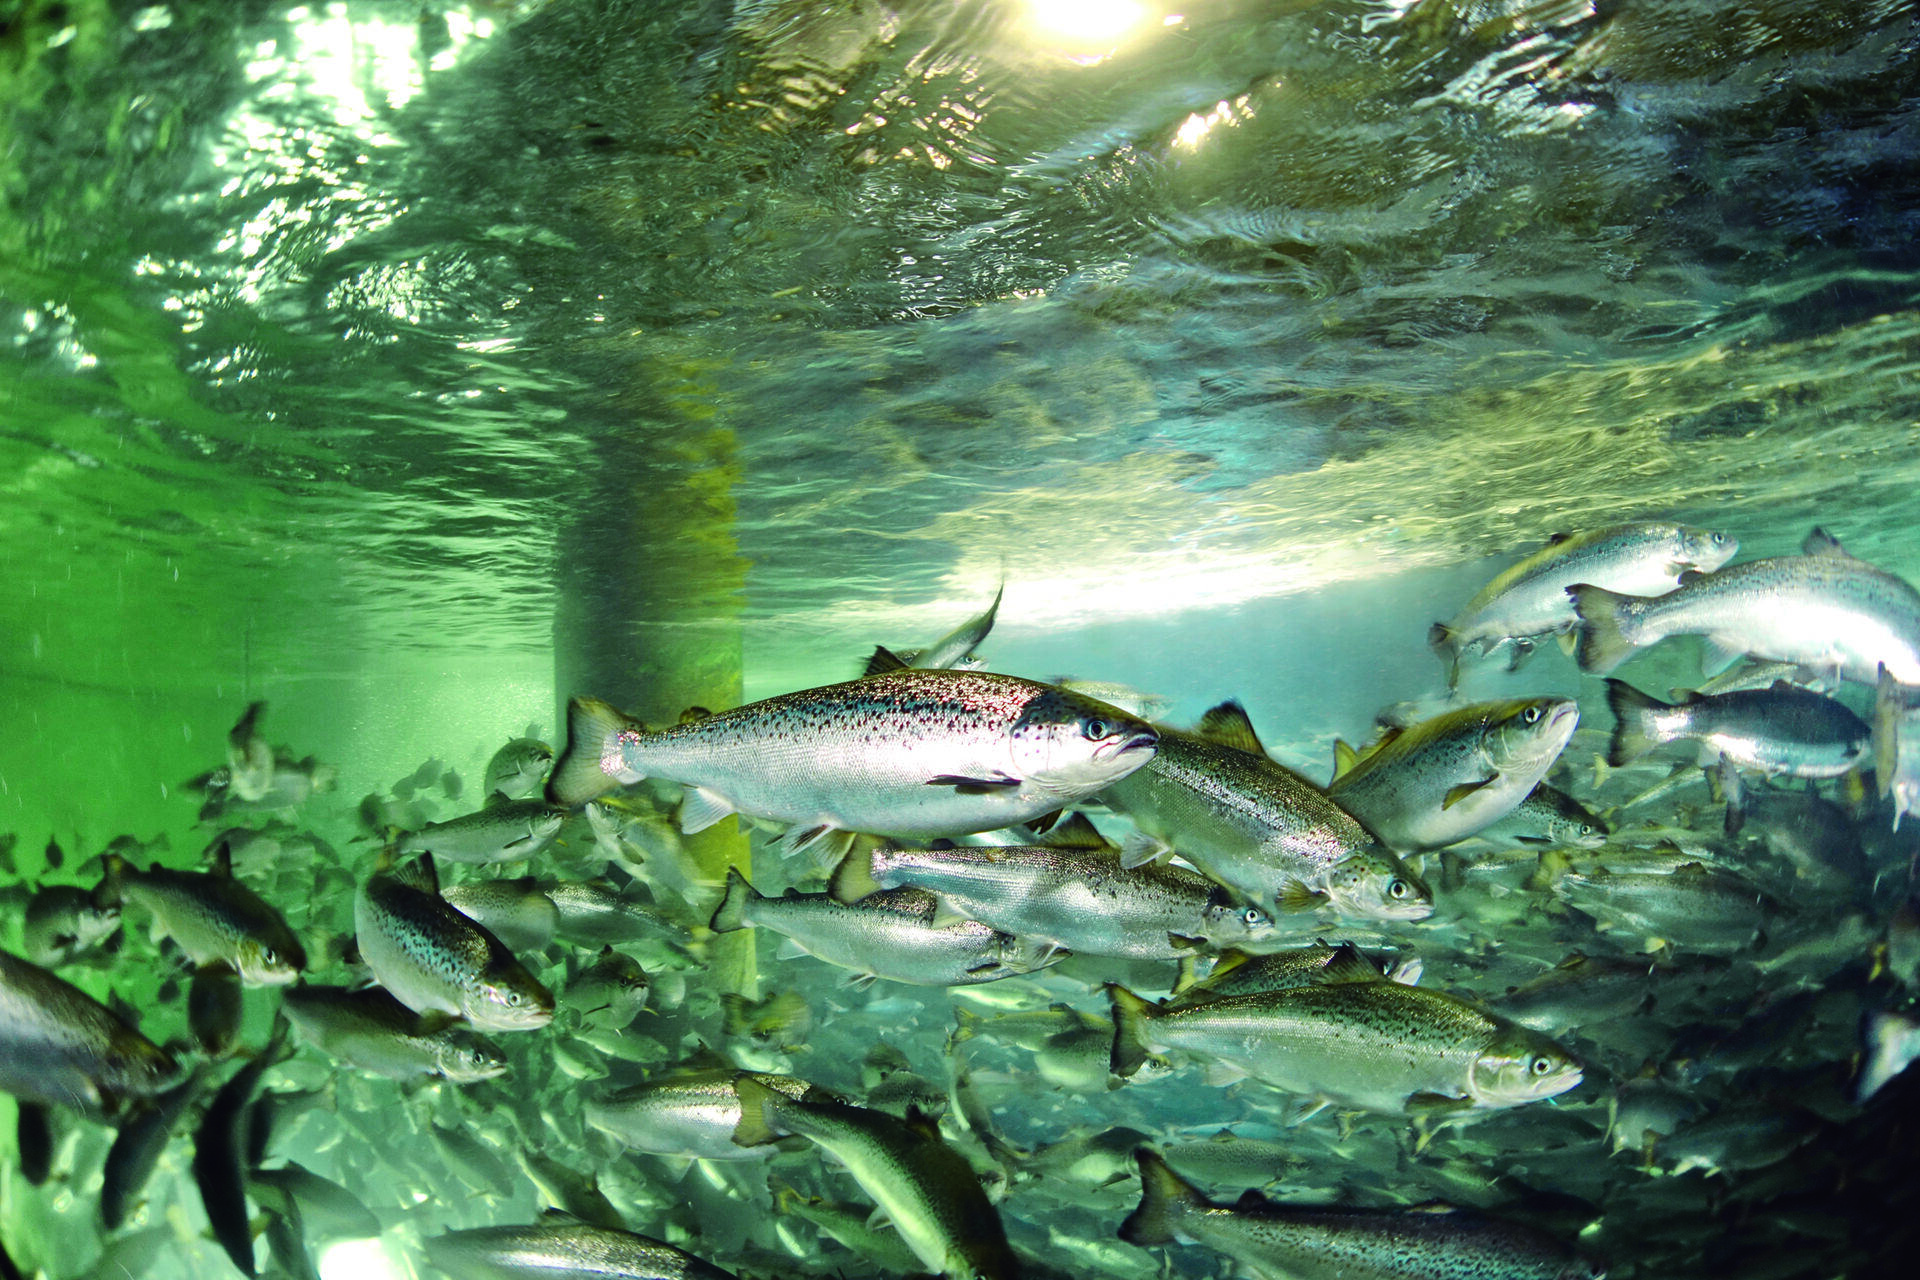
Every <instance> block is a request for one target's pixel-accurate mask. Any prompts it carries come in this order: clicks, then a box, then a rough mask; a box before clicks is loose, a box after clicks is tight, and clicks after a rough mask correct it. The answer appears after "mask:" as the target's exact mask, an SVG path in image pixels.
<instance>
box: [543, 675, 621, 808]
mask: <svg viewBox="0 0 1920 1280" xmlns="http://www.w3.org/2000/svg"><path fill="white" fill-rule="evenodd" d="M640 727H641V726H640V724H639V723H638V722H637V721H635V720H633V719H632V718H630V717H628V716H625V715H622V714H621V713H620V712H619V711H616V710H615V709H614V708H613V707H611V706H609V705H608V704H607V703H604V702H602V701H600V700H599V699H598V698H574V699H573V700H572V701H570V702H568V703H567V746H566V749H565V750H564V751H562V752H561V753H560V758H559V759H557V760H555V761H554V762H553V776H552V777H551V778H549V779H548V780H547V799H548V800H549V801H551V802H552V803H554V804H563V805H566V806H567V807H568V808H573V807H575V806H578V805H583V804H585V803H586V802H587V801H589V800H592V799H594V798H595V797H596V796H603V795H605V794H606V793H607V792H609V791H612V790H614V789H615V788H617V787H622V786H625V785H626V784H628V783H630V782H638V781H640V779H641V778H642V777H643V776H645V775H643V774H640V773H637V772H634V771H632V770H627V771H625V772H623V773H621V774H619V775H615V774H611V773H608V772H607V771H606V768H605V766H604V765H603V764H602V763H601V762H602V761H603V760H605V759H606V758H607V746H608V743H609V741H610V740H611V739H612V738H613V736H614V735H615V734H617V733H620V732H622V731H631V730H636V729H639V728H640Z"/></svg>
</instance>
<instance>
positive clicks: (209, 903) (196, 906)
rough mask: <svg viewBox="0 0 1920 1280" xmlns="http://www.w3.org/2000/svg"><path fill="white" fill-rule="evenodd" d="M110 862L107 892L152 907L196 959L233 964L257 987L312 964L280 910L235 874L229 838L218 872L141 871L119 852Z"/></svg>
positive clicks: (287, 978) (288, 978)
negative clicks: (229, 850)
mask: <svg viewBox="0 0 1920 1280" xmlns="http://www.w3.org/2000/svg"><path fill="white" fill-rule="evenodd" d="M106 863H107V875H106V882H105V884H104V886H103V888H102V892H103V893H105V894H106V896H107V897H109V898H110V899H112V900H114V901H117V902H133V903H135V904H137V905H138V906H141V907H144V908H146V909H147V910H148V911H149V912H151V913H152V914H153V917H154V920H155V922H156V923H157V925H158V927H159V928H160V929H162V930H163V931H165V933H166V934H167V936H168V937H170V938H172V939H173V940H174V941H175V942H176V943H178V944H179V946H180V949H181V950H182V951H184V952H186V953H187V957H188V959H190V960H192V961H193V962H194V963H195V964H197V965H204V964H227V965H231V966H232V967H233V968H234V970H235V971H236V972H238V973H239V975H240V977H241V978H242V979H243V980H244V981H246V982H248V983H249V984H251V985H254V986H284V985H286V984H287V983H289V982H292V981H294V980H295V979H296V978H298V977H299V976H300V971H301V970H302V969H304V968H306V966H307V953H306V949H305V948H304V947H302V946H301V945H300V940H299V939H298V938H296V937H295V936H294V933H293V930H292V929H289V928H288V927H287V922H286V920H285V919H284V918H283V917H282V916H281V914H280V913H279V912H278V911H277V910H275V909H274V908H273V907H272V906H270V905H268V903H267V901H266V900H265V899H264V898H262V897H261V896H260V895H259V894H257V893H255V892H254V891H253V890H251V889H249V888H247V886H245V885H244V884H241V883H240V881H239V880H238V879H236V878H235V877H234V874H233V865H232V863H231V861H230V860H229V858H228V854H227V846H226V845H225V844H224V843H222V844H219V845H217V846H216V847H215V850H214V869H213V871H212V872H202V871H174V870H171V869H169V868H166V867H152V868H150V869H148V870H146V871H138V870H135V869H134V868H133V867H131V866H129V865H127V863H126V862H125V861H124V860H122V859H121V858H120V857H119V856H118V855H116V854H109V855H108V856H107V859H106Z"/></svg>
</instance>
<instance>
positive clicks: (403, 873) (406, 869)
mask: <svg viewBox="0 0 1920 1280" xmlns="http://www.w3.org/2000/svg"><path fill="white" fill-rule="evenodd" d="M388 874H389V875H391V876H392V877H393V878H394V879H395V880H398V881H399V882H400V883H401V884H404V885H407V886H408V887H409V888H414V889H418V890H420V892H422V893H430V894H432V895H433V896H434V897H436V898H437V897H439V896H440V871H439V868H437V867H435V866H434V865H433V855H432V854H431V853H423V854H421V855H420V856H419V857H417V858H415V859H414V860H413V861H412V862H402V863H399V864H397V865H395V866H394V868H393V870H392V871H390V872H389V873H388Z"/></svg>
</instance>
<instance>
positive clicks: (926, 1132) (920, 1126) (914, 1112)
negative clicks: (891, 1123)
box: [900, 1103, 944, 1142]
mask: <svg viewBox="0 0 1920 1280" xmlns="http://www.w3.org/2000/svg"><path fill="white" fill-rule="evenodd" d="M900 1122H901V1123H902V1124H904V1125H906V1126H907V1128H909V1129H911V1130H912V1131H913V1132H914V1133H915V1134H917V1135H919V1136H920V1137H921V1138H924V1139H926V1140H927V1141H929V1142H941V1141H944V1139H943V1138H942V1137H941V1134H940V1118H939V1117H938V1116H937V1115H931V1114H929V1113H927V1112H925V1111H922V1110H921V1109H920V1108H919V1107H916V1106H914V1105H913V1104H912V1103H908V1104H907V1110H906V1114H905V1115H903V1116H902V1117H901V1118H900Z"/></svg>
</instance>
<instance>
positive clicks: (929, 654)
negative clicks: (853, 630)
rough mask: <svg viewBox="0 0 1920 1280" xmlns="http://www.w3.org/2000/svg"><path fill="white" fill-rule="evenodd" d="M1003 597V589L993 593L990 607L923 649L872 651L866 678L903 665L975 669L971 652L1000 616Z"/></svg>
mask: <svg viewBox="0 0 1920 1280" xmlns="http://www.w3.org/2000/svg"><path fill="white" fill-rule="evenodd" d="M1006 594H1007V589H1006V587H1005V586H1002V587H1001V588H1000V589H999V590H998V591H996V592H994V593H993V603H992V604H990V605H988V606H987V608H986V612H984V613H981V614H978V615H977V616H975V617H972V618H968V619H967V620H966V621H965V622H963V623H961V624H960V625H959V626H957V627H955V628H954V629H953V630H951V631H949V632H947V634H945V635H944V636H941V637H940V638H939V639H938V640H935V641H934V642H933V643H932V644H930V645H928V646H927V647H926V648H924V649H902V650H898V651H890V650H888V649H886V648H884V647H882V648H877V649H875V650H874V652H873V656H872V657H871V658H869V659H868V660H867V674H868V675H876V674H878V673H879V672H882V671H893V670H897V669H898V668H899V667H900V666H901V664H902V663H904V664H905V665H907V666H909V667H922V668H927V669H934V670H937V669H944V668H948V667H966V668H977V667H978V666H979V661H978V659H976V658H974V657H973V651H974V648H975V647H976V646H977V645H979V643H980V642H981V641H982V640H985V639H986V638H987V633H988V632H989V631H992V630H993V620H994V617H995V616H996V615H997V614H998V613H999V612H1000V600H1001V597H1003V596H1005V595H1006Z"/></svg>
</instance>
